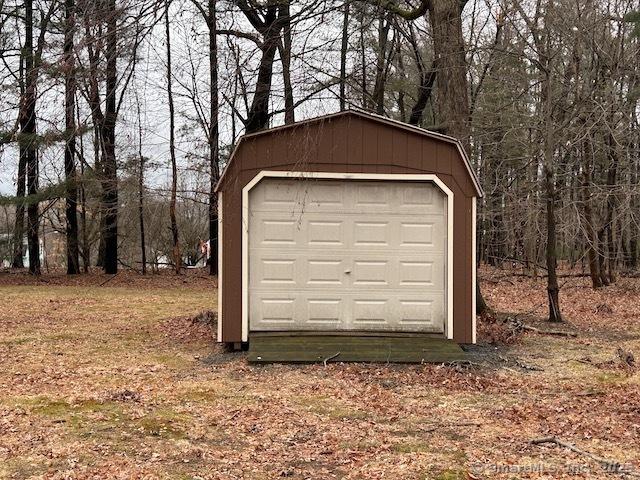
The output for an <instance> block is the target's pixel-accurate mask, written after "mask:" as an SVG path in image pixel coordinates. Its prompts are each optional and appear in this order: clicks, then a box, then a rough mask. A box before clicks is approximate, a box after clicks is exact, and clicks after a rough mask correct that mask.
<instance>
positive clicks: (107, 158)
mask: <svg viewBox="0 0 640 480" xmlns="http://www.w3.org/2000/svg"><path fill="white" fill-rule="evenodd" d="M106 15H107V35H106V41H107V52H106V55H107V69H106V93H105V116H104V122H103V124H102V129H101V131H102V132H101V133H102V144H103V147H102V148H103V159H102V160H103V162H102V163H103V167H104V178H103V182H102V185H103V186H102V189H103V209H104V211H103V215H104V232H103V237H104V271H105V273H108V274H116V273H118V173H117V172H118V166H117V163H116V151H115V140H116V115H117V112H116V88H117V84H118V70H117V68H118V66H117V40H118V37H117V34H118V33H117V11H116V2H115V0H108V4H107V11H106Z"/></svg>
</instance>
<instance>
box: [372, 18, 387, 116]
mask: <svg viewBox="0 0 640 480" xmlns="http://www.w3.org/2000/svg"><path fill="white" fill-rule="evenodd" d="M387 17H388V14H387V13H386V12H385V10H383V9H382V8H381V9H380V13H379V16H378V52H377V58H376V82H375V86H374V87H373V101H374V103H375V106H376V113H377V114H379V115H383V114H384V91H385V83H386V71H387V65H386V59H387V43H388V38H389V27H390V25H391V22H390V21H389V20H388V18H387Z"/></svg>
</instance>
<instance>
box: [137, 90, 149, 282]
mask: <svg viewBox="0 0 640 480" xmlns="http://www.w3.org/2000/svg"><path fill="white" fill-rule="evenodd" d="M136 107H137V111H138V160H139V162H140V164H139V166H138V167H139V170H138V225H139V227H140V253H141V259H140V260H141V262H142V274H143V275H146V274H147V246H146V239H145V234H144V155H143V154H142V113H141V112H140V101H139V99H138V95H137V94H136Z"/></svg>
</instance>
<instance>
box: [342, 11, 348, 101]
mask: <svg viewBox="0 0 640 480" xmlns="http://www.w3.org/2000/svg"><path fill="white" fill-rule="evenodd" d="M342 8H343V17H342V45H341V46H340V111H343V110H345V108H346V93H347V50H348V48H349V0H347V1H345V2H344V5H343V7H342Z"/></svg>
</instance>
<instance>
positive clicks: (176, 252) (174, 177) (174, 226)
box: [164, 0, 182, 273]
mask: <svg viewBox="0 0 640 480" xmlns="http://www.w3.org/2000/svg"><path fill="white" fill-rule="evenodd" d="M164 13H165V16H164V19H165V22H164V26H165V35H166V41H167V100H168V101H169V155H170V156H171V200H170V203H169V217H170V220H171V239H172V241H173V265H174V268H175V270H176V273H180V269H181V268H182V258H181V254H180V243H179V239H178V222H177V221H176V199H177V190H178V165H177V161H176V140H175V111H174V105H173V89H172V78H171V75H172V74H171V34H170V28H169V0H165V2H164Z"/></svg>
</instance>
